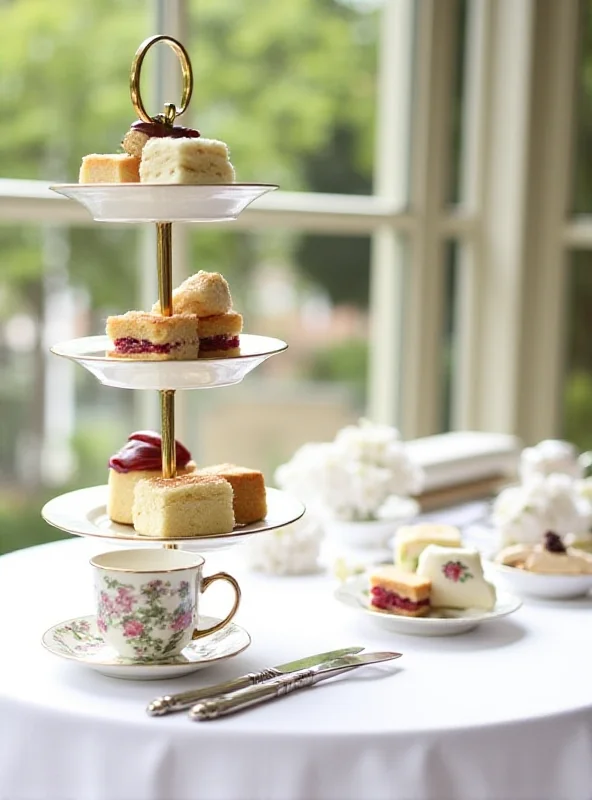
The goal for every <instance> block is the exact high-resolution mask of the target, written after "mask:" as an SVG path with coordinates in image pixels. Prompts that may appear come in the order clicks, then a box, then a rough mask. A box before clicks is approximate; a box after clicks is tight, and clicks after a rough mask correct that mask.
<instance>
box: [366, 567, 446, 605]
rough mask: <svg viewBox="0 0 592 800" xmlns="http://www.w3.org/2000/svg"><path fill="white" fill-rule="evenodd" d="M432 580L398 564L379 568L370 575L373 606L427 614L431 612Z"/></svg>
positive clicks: (371, 602) (371, 603)
mask: <svg viewBox="0 0 592 800" xmlns="http://www.w3.org/2000/svg"><path fill="white" fill-rule="evenodd" d="M430 589H431V581H430V580H428V579H427V578H421V577H420V576H419V575H416V574H414V573H412V572H405V571H403V570H402V569H399V568H398V567H391V566H384V567H377V568H376V569H375V570H374V571H373V572H372V574H371V575H370V606H371V607H372V608H377V609H379V610H380V611H386V612H387V613H389V614H399V615H401V616H404V617H424V616H425V615H426V614H428V613H429V611H430Z"/></svg>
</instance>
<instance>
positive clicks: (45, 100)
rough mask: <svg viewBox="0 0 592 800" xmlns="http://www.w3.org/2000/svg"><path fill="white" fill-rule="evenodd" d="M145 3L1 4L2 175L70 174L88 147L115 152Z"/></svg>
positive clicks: (55, 0) (144, 24)
mask: <svg viewBox="0 0 592 800" xmlns="http://www.w3.org/2000/svg"><path fill="white" fill-rule="evenodd" d="M151 10H152V4H151V3H146V2H143V0H128V2H126V3H120V2H116V0H85V2H82V3H81V2H79V0H52V2H47V0H27V2H26V3H22V2H21V3H17V2H12V3H0V53H1V54H2V58H1V61H0V107H1V108H2V109H3V113H2V114H0V177H1V178H37V179H43V180H55V181H72V180H76V179H77V177H78V170H79V167H80V159H81V157H82V156H83V155H85V154H86V153H101V152H103V153H114V152H117V151H118V149H119V147H120V143H121V140H122V137H123V135H124V134H125V132H126V130H127V129H128V127H129V125H130V122H131V121H132V120H133V119H134V118H135V114H134V111H133V108H132V106H131V102H130V97H129V91H128V88H127V87H128V81H129V70H130V65H131V61H132V58H133V55H134V53H135V51H136V48H137V47H138V45H139V43H140V42H141V41H142V39H143V38H144V36H145V35H146V32H147V30H148V29H149V22H150V16H151ZM149 69H150V67H148V70H149Z"/></svg>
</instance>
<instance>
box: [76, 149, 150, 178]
mask: <svg viewBox="0 0 592 800" xmlns="http://www.w3.org/2000/svg"><path fill="white" fill-rule="evenodd" d="M139 180H140V159H139V158H137V157H136V156H130V155H128V154H127V153H91V154H90V155H88V156H84V158H83V159H82V164H81V166H80V174H79V176H78V182H79V183H138V182H139Z"/></svg>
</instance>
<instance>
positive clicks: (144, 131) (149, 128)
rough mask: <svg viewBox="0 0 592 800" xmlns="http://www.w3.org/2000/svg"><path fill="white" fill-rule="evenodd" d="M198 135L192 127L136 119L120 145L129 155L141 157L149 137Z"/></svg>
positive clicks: (196, 136)
mask: <svg viewBox="0 0 592 800" xmlns="http://www.w3.org/2000/svg"><path fill="white" fill-rule="evenodd" d="M199 135H200V133H199V131H196V130H195V129H194V128H184V127H183V126H182V125H166V124H165V123H164V122H156V121H155V120H152V121H151V122H144V121H143V120H136V122H134V123H133V124H132V126H131V128H130V129H129V131H128V132H127V133H126V134H125V136H124V137H123V142H122V143H121V145H122V147H123V149H124V150H125V152H126V153H129V155H130V156H137V158H141V157H142V151H143V149H144V145H145V144H146V142H148V141H149V140H150V139H153V138H157V139H162V138H164V137H171V138H172V139H197V138H199Z"/></svg>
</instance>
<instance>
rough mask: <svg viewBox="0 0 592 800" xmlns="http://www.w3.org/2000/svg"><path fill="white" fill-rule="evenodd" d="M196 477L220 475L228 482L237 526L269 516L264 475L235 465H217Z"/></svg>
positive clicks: (202, 471) (201, 470)
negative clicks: (230, 487) (232, 494)
mask: <svg viewBox="0 0 592 800" xmlns="http://www.w3.org/2000/svg"><path fill="white" fill-rule="evenodd" d="M196 475H218V476H219V477H220V478H224V480H226V481H228V483H229V484H230V485H231V486H232V491H233V493H234V499H233V508H234V519H235V521H236V524H237V525H249V524H250V523H251V522H257V521H258V520H260V519H263V518H264V517H265V515H266V514H267V500H266V495H265V479H264V477H263V473H262V472H259V471H258V470H256V469H248V467H237V466H236V465H235V464H217V465H216V466H213V467H204V468H203V469H199V470H197V471H196Z"/></svg>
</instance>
